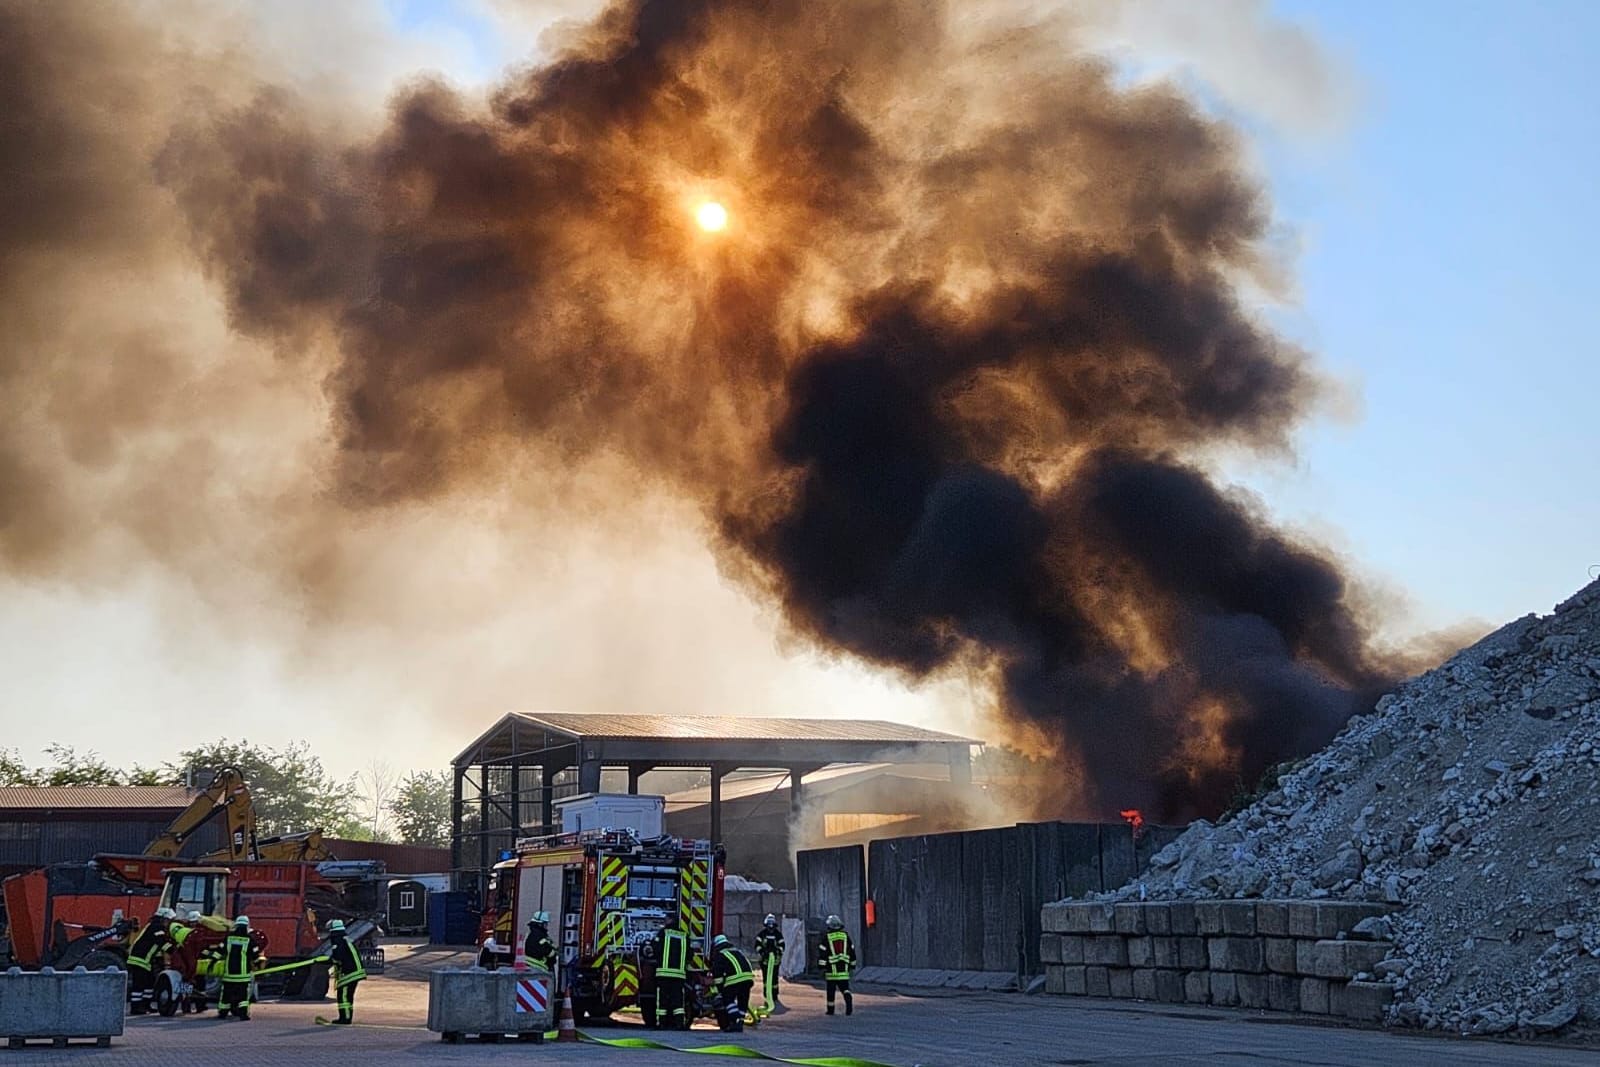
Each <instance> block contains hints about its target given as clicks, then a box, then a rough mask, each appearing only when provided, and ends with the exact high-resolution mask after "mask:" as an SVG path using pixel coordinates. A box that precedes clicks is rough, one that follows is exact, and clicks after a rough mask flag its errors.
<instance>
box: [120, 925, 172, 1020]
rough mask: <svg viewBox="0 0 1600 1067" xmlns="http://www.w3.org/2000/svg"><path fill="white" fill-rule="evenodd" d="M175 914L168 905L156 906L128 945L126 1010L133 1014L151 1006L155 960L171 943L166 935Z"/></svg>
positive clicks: (142, 1011) (144, 1010)
mask: <svg viewBox="0 0 1600 1067" xmlns="http://www.w3.org/2000/svg"><path fill="white" fill-rule="evenodd" d="M177 917H178V913H177V912H175V911H173V910H172V909H171V908H157V909H156V913H155V914H154V915H152V916H151V917H150V921H149V922H148V923H146V924H145V926H144V929H142V930H140V931H139V933H138V935H137V936H135V937H134V939H133V944H131V945H129V946H128V1010H129V1011H130V1012H131V1013H132V1014H134V1015H144V1014H145V1013H146V1012H148V1011H149V1010H150V1002H151V1000H152V999H153V998H154V997H155V984H156V981H155V965H156V960H157V959H158V958H159V957H160V956H161V954H162V953H163V952H165V951H166V949H167V946H168V945H170V944H171V943H172V942H171V941H170V940H169V939H168V937H167V923H168V921H169V920H172V919H176V918H177Z"/></svg>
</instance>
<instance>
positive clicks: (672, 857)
mask: <svg viewBox="0 0 1600 1067" xmlns="http://www.w3.org/2000/svg"><path fill="white" fill-rule="evenodd" d="M722 879H723V850H722V849H721V847H719V846H714V845H713V844H712V843H711V842H710V841H703V840H702V841H690V840H683V839H681V838H676V837H657V838H651V839H641V838H640V837H639V836H638V834H637V833H635V832H634V831H633V830H627V829H622V830H615V829H604V830H582V831H577V832H574V833H564V834H556V835H554V836H550V837H538V838H525V839H523V840H521V841H518V842H517V848H516V850H515V855H514V856H513V858H511V859H508V860H505V861H503V862H501V863H498V864H496V865H495V868H494V871H493V873H492V874H491V876H490V880H489V890H488V894H487V896H488V899H487V900H486V901H485V907H484V909H483V926H482V928H481V929H480V931H479V945H480V949H481V951H482V952H484V953H487V954H488V955H490V956H493V957H496V958H497V959H496V962H500V963H507V964H508V963H510V962H512V957H513V954H514V953H515V951H516V947H515V946H516V945H517V944H518V943H519V941H520V939H521V938H522V937H523V936H524V932H525V928H526V924H527V921H528V920H529V919H530V918H532V917H533V915H534V913H535V912H540V911H544V912H548V913H549V914H550V939H551V940H552V941H555V942H556V943H557V944H558V945H559V946H560V947H561V974H560V975H559V976H558V982H559V985H560V989H561V990H562V991H563V992H564V991H566V990H568V989H570V990H571V992H572V1007H573V1012H574V1013H575V1014H576V1015H577V1016H578V1018H580V1019H582V1018H585V1017H587V1018H604V1017H606V1016H608V1015H610V1014H611V1013H612V1012H614V1011H618V1010H619V1009H621V1008H625V1007H628V1006H629V1005H632V1004H635V1003H637V1002H638V999H639V985H640V979H641V975H642V969H641V962H640V958H639V949H640V946H642V945H643V944H644V943H646V942H647V941H650V940H652V939H653V938H654V937H655V936H656V934H657V933H658V932H659V931H660V930H661V928H662V926H663V925H664V924H665V922H666V919H667V917H668V916H669V915H677V916H678V917H679V919H680V921H681V924H682V928H683V930H684V932H685V933H687V934H688V935H689V949H690V961H689V962H690V970H691V975H690V980H691V983H696V984H703V983H704V981H705V980H706V975H707V972H708V968H707V964H706V960H707V959H708V958H709V956H710V952H711V938H712V937H713V936H715V935H716V933H717V931H718V930H719V929H721V926H722Z"/></svg>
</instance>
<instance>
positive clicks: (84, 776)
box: [38, 745, 127, 785]
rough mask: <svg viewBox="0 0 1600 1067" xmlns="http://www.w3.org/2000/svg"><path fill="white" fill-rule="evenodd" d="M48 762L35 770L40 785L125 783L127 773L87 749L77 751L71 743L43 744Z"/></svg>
mask: <svg viewBox="0 0 1600 1067" xmlns="http://www.w3.org/2000/svg"><path fill="white" fill-rule="evenodd" d="M45 752H46V753H47V754H48V755H49V756H50V760H51V765H50V766H49V767H46V768H45V769H44V770H42V771H40V772H38V778H39V784H40V785H126V784H127V778H126V776H125V775H124V774H123V773H122V772H121V771H119V770H117V768H115V767H113V766H111V765H110V764H109V763H107V762H106V761H105V760H103V759H101V758H100V754H99V753H98V752H95V751H94V750H93V749H90V750H89V751H88V752H81V753H80V752H79V751H78V750H77V749H75V748H73V747H72V746H71V745H46V746H45Z"/></svg>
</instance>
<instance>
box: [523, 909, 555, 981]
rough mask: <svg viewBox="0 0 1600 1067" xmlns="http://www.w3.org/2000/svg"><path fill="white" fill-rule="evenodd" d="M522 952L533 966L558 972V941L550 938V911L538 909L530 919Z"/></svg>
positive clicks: (553, 972)
mask: <svg viewBox="0 0 1600 1067" xmlns="http://www.w3.org/2000/svg"><path fill="white" fill-rule="evenodd" d="M522 954H523V955H524V956H526V957H528V962H529V963H531V964H532V965H533V966H535V967H543V968H544V969H545V970H547V971H549V972H550V973H551V974H555V973H556V959H557V953H556V943H555V942H554V941H551V940H550V913H549V912H547V911H536V912H534V913H533V918H531V919H529V920H528V940H527V941H526V942H525V943H524V944H523V948H522Z"/></svg>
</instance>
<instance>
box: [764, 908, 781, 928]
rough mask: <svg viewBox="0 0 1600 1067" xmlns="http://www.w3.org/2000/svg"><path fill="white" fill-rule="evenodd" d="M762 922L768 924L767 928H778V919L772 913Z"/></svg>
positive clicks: (768, 913)
mask: <svg viewBox="0 0 1600 1067" xmlns="http://www.w3.org/2000/svg"><path fill="white" fill-rule="evenodd" d="M761 921H762V922H763V923H764V924H766V925H767V926H777V925H778V917H777V916H776V915H774V914H772V912H770V911H769V912H767V917H766V918H765V919H762V920H761Z"/></svg>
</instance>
